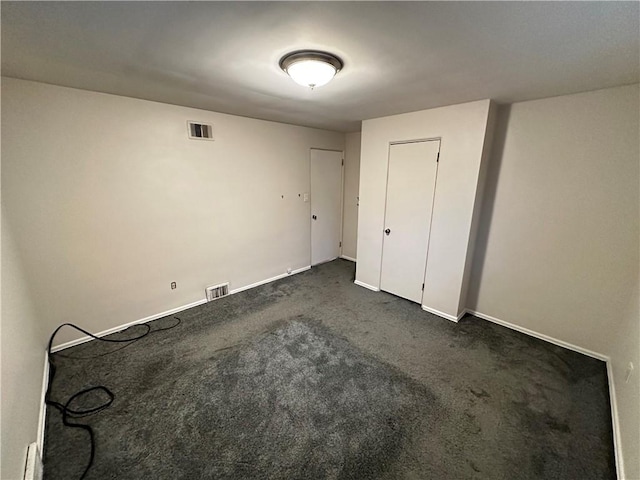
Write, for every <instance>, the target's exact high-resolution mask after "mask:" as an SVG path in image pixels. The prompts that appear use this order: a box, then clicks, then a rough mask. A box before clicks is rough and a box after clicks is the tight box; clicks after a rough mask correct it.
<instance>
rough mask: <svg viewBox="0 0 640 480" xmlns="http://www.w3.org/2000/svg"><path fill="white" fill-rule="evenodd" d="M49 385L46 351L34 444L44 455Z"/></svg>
mask: <svg viewBox="0 0 640 480" xmlns="http://www.w3.org/2000/svg"><path fill="white" fill-rule="evenodd" d="M48 386H49V355H48V354H47V351H46V350H45V352H44V368H43V375H42V392H41V394H40V415H39V418H38V433H37V435H38V437H37V438H36V445H37V446H38V452H39V453H40V455H41V456H42V455H44V429H45V425H46V421H47V405H46V403H45V399H46V396H47V387H48Z"/></svg>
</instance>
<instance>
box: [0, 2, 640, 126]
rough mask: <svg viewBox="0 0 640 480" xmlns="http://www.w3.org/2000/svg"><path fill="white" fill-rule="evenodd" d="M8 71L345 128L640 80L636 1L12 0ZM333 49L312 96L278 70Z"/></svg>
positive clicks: (6, 19) (7, 17) (6, 27)
mask: <svg viewBox="0 0 640 480" xmlns="http://www.w3.org/2000/svg"><path fill="white" fill-rule="evenodd" d="M1 11H2V74H3V75H6V76H11V77H17V78H24V79H30V80H37V81H42V82H47V83H53V84H57V85H65V86H70V87H77V88H82V89H87V90H95V91H100V92H108V93H115V94H119V95H125V96H130V97H136V98H144V99H148V100H156V101H160V102H166V103H172V104H177V105H185V106H191V107H197V108H202V109H207V110H214V111H218V112H225V113H232V114H236V115H243V116H249V117H254V118H262V119H268V120H275V121H280V122H286V123H293V124H297V125H307V126H313V127H319V128H326V129H330V130H338V131H357V130H359V129H360V121H361V120H363V119H368V118H375V117H380V116H385V115H391V114H395V113H402V112H409V111H415V110H422V109H426V108H432V107H438V106H443V105H451V104H456V103H462V102H467V101H473V100H479V99H483V98H493V99H495V100H496V101H498V102H508V103H510V102H514V101H522V100H530V99H535V98H543V97H550V96H554V95H563V94H568V93H575V92H582V91H587V90H595V89H598V88H605V87H611V86H617V85H623V84H629V83H635V82H638V81H639V80H640V66H639V64H640V47H639V43H640V24H639V22H640V3H638V2H625V3H623V2H540V3H536V2H362V3H359V2H188V3H187V2H184V3H183V2H37V3H36V2H15V3H14V2H4V1H3V2H2V5H1ZM303 48H312V49H321V50H328V51H330V52H333V53H335V54H337V55H338V56H340V57H341V58H342V59H343V60H344V62H345V67H344V69H343V70H342V71H341V72H340V73H339V74H338V75H337V76H336V78H335V79H334V81H333V82H331V83H330V84H328V85H326V86H324V87H321V88H318V89H316V90H313V91H311V90H308V89H305V88H304V87H301V86H299V85H297V84H295V83H294V82H293V81H292V80H291V79H289V78H288V77H287V76H286V75H285V74H284V73H283V72H282V71H281V70H280V69H279V68H278V60H279V59H280V57H281V56H282V55H284V54H285V53H287V52H290V51H292V50H298V49H303Z"/></svg>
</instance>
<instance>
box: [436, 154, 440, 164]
mask: <svg viewBox="0 0 640 480" xmlns="http://www.w3.org/2000/svg"><path fill="white" fill-rule="evenodd" d="M439 161H440V152H438V156H437V157H436V163H438V162H439Z"/></svg>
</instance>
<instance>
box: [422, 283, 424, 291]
mask: <svg viewBox="0 0 640 480" xmlns="http://www.w3.org/2000/svg"><path fill="white" fill-rule="evenodd" d="M422 291H423V292H424V283H423V284H422Z"/></svg>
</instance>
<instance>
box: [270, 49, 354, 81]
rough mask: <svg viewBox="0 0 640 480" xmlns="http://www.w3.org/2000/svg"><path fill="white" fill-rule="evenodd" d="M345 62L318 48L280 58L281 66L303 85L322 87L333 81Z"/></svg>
mask: <svg viewBox="0 0 640 480" xmlns="http://www.w3.org/2000/svg"><path fill="white" fill-rule="evenodd" d="M343 66H344V64H343V63H342V60H340V59H339V58H338V57H336V56H335V55H332V54H330V53H327V52H320V51H317V50H299V51H297V52H291V53H288V54H286V55H285V56H284V57H282V58H281V59H280V68H281V69H282V70H284V71H285V72H286V73H287V74H288V75H289V76H290V77H291V78H292V79H293V81H294V82H296V83H297V84H299V85H302V86H303V87H310V88H311V89H313V88H315V87H321V86H322V85H326V84H327V83H329V82H330V81H331V79H332V78H333V77H334V76H335V74H336V73H338V72H339V71H340V70H341V69H342V67H343Z"/></svg>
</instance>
